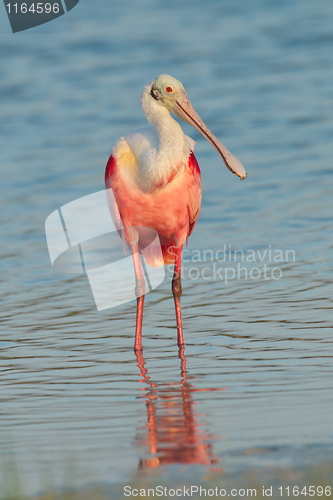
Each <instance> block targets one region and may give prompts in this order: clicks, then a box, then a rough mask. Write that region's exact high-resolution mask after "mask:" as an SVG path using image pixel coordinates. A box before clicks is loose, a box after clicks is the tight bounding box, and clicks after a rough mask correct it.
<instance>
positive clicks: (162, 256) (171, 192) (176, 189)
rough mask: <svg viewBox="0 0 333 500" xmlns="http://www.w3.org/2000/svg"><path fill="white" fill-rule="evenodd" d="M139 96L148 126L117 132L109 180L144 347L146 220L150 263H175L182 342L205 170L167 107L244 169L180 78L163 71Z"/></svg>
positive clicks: (231, 164) (233, 167) (138, 345)
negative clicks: (188, 247)
mask: <svg viewBox="0 0 333 500" xmlns="http://www.w3.org/2000/svg"><path fill="white" fill-rule="evenodd" d="M141 104H142V110H143V112H144V114H145V116H146V118H147V120H148V122H149V124H150V127H145V128H141V129H138V130H135V131H133V132H130V133H129V134H128V135H126V136H125V137H121V138H120V139H118V141H117V142H116V143H115V145H114V146H113V149H112V153H111V156H110V158H109V161H108V164H107V166H106V172H105V185H106V188H107V189H108V188H112V190H113V193H114V197H115V200H116V203H117V206H116V207H114V208H113V210H112V214H113V218H114V219H115V220H114V222H115V224H116V226H117V227H118V228H119V232H122V236H123V238H124V240H126V243H128V244H129V246H130V247H131V251H132V256H133V263H134V270H135V277H136V296H137V315H136V332H135V344H134V349H135V350H136V351H139V350H142V315H143V303H144V294H145V291H146V290H145V280H144V274H143V271H142V267H141V261H140V256H139V253H140V251H141V250H143V249H145V248H146V247H147V245H149V241H148V240H149V231H145V228H153V229H154V230H155V231H157V233H158V236H159V239H160V244H161V248H162V253H161V252H159V253H157V252H156V251H154V247H153V246H152V250H151V252H150V253H149V252H148V253H147V252H146V253H145V258H146V262H147V264H148V265H150V266H154V267H157V266H162V265H163V264H174V275H173V280H172V292H173V296H174V300H175V308H176V318H177V330H178V346H180V347H182V346H183V345H184V338H183V329H182V320H181V308H180V296H181V294H182V287H181V280H180V276H181V274H180V272H181V254H182V248H183V245H184V242H185V241H186V239H187V238H188V237H189V236H190V234H191V233H192V231H193V229H194V226H195V224H196V222H197V219H198V216H199V211H200V205H201V174H200V169H199V166H198V163H197V160H196V158H195V156H194V153H193V149H194V144H195V143H194V141H193V140H192V139H190V138H189V137H187V136H186V135H185V134H184V132H183V131H182V129H181V127H180V125H179V124H178V122H177V121H176V120H174V119H173V118H172V117H171V115H170V111H172V112H173V113H174V114H175V115H176V116H177V117H178V118H180V119H182V120H183V121H185V122H187V123H190V124H191V125H193V126H194V127H195V128H196V129H197V130H199V132H201V134H202V135H203V136H204V137H205V138H206V139H207V140H208V141H209V142H210V143H211V144H212V145H213V146H214V148H215V149H216V150H217V152H218V153H219V155H220V156H221V157H222V159H223V161H224V163H225V165H226V167H227V168H228V169H229V170H230V171H231V172H233V173H234V174H235V175H237V176H238V177H240V178H241V179H245V177H246V172H245V169H244V167H243V165H242V164H241V163H240V162H239V161H238V160H237V158H235V157H234V156H233V155H232V154H231V153H230V152H229V151H228V150H227V149H226V148H225V147H224V146H223V144H221V143H220V141H219V140H218V139H217V138H216V137H215V136H214V135H213V134H212V133H211V131H210V130H209V129H208V128H207V127H206V125H205V124H204V123H203V121H202V120H201V118H200V117H199V115H198V114H197V113H196V112H195V110H194V109H193V107H192V105H191V103H190V101H189V100H188V97H187V95H186V92H185V89H184V87H183V85H182V84H181V83H180V82H179V81H178V80H176V79H175V78H173V77H172V76H169V75H160V76H158V77H157V78H155V80H153V81H152V82H150V83H149V84H148V85H147V86H146V87H145V88H144V90H143V93H142V98H141ZM121 228H124V230H122V229H121ZM147 239H148V240H147Z"/></svg>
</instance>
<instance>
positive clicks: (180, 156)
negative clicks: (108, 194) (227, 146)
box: [139, 84, 190, 191]
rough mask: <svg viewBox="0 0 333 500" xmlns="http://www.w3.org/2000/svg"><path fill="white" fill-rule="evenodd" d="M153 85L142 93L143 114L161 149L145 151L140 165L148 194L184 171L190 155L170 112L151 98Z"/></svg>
mask: <svg viewBox="0 0 333 500" xmlns="http://www.w3.org/2000/svg"><path fill="white" fill-rule="evenodd" d="M150 88H151V84H149V85H147V86H146V87H145V88H144V90H143V93H142V98H141V105H142V110H143V112H144V114H145V116H146V118H147V120H148V122H149V123H150V125H151V126H152V127H153V128H154V129H155V131H156V133H157V135H158V140H159V142H158V146H157V147H156V148H151V149H149V150H146V151H145V153H144V155H142V158H141V159H140V160H141V161H140V162H139V177H140V184H141V185H142V186H143V187H144V189H145V190H147V191H153V190H154V189H156V188H157V187H161V186H163V185H165V184H167V183H168V182H169V180H170V178H173V177H174V176H175V175H179V174H180V173H181V172H182V171H183V170H184V168H185V166H186V164H187V160H188V156H189V154H190V145H189V142H188V140H187V138H186V136H185V134H184V132H183V130H182V128H181V127H180V125H179V124H178V123H177V122H176V120H174V119H173V118H171V116H170V111H169V110H168V109H166V108H165V107H164V105H163V104H162V103H161V102H159V101H156V100H155V99H153V98H152V96H151V95H150Z"/></svg>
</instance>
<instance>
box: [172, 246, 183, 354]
mask: <svg viewBox="0 0 333 500" xmlns="http://www.w3.org/2000/svg"><path fill="white" fill-rule="evenodd" d="M182 248H183V245H182V246H181V247H178V248H177V247H176V248H175V268H174V273H173V279H172V293H173V298H174V299H175V309H176V318H177V344H178V347H183V346H184V337H183V327H182V312H181V308H180V297H181V294H182V284H181V280H180V278H181V265H182Z"/></svg>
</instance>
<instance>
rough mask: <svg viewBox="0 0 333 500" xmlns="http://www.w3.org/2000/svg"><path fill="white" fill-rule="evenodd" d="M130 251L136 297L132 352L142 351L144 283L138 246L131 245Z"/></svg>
mask: <svg viewBox="0 0 333 500" xmlns="http://www.w3.org/2000/svg"><path fill="white" fill-rule="evenodd" d="M131 250H132V257H133V264H134V272H135V294H136V296H137V305H136V328H135V342H134V351H142V317H143V303H144V300H145V293H146V282H145V278H144V275H143V271H142V267H141V261H140V254H139V248H138V244H137V243H134V244H132V245H131Z"/></svg>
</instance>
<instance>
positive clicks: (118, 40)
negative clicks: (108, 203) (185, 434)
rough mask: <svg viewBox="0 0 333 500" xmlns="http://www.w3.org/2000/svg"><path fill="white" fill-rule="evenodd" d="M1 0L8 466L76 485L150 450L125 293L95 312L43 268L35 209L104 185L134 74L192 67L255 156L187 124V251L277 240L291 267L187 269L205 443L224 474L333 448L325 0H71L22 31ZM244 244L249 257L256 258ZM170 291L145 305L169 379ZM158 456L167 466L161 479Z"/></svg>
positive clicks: (151, 350)
mask: <svg viewBox="0 0 333 500" xmlns="http://www.w3.org/2000/svg"><path fill="white" fill-rule="evenodd" d="M1 9H3V10H1ZM0 10H1V16H2V17H1V22H0V47H1V48H0V50H1V52H0V54H1V55H0V61H1V64H0V107H1V108H0V109H1V112H0V137H1V148H0V151H1V153H0V154H1V167H0V168H1V183H0V191H1V195H0V201H1V218H2V225H1V243H2V244H1V249H0V252H1V254H0V255H1V260H0V264H1V274H0V286H1V293H2V301H1V305H0V310H1V320H0V327H1V338H0V347H1V362H0V366H1V382H0V383H1V411H0V422H1V431H0V445H1V447H0V449H1V454H2V458H1V460H2V463H3V464H6V462H7V461H8V460H9V458H8V457H14V461H15V463H16V465H17V468H18V470H19V474H20V476H21V477H22V483H23V484H24V491H25V493H27V494H28V493H31V492H36V491H38V490H43V489H48V488H49V487H50V486H57V485H60V486H61V485H62V484H63V481H64V477H66V471H68V470H72V469H71V468H73V470H74V469H75V472H73V474H71V479H70V481H69V482H71V481H72V482H74V483H75V486H77V487H82V486H85V485H88V484H93V483H95V484H109V485H111V486H110V487H111V488H112V485H115V484H118V485H119V484H125V483H126V482H128V481H130V480H132V479H133V477H136V475H137V474H138V472H137V471H138V464H139V463H140V460H141V459H142V458H144V457H147V456H150V455H149V451H150V450H149V449H148V447H147V442H145V444H142V443H143V441H144V440H143V441H142V440H141V441H140V439H138V435H139V436H140V435H141V436H144V435H145V434H147V429H146V424H147V409H146V403H147V401H146V400H145V398H144V397H140V394H141V395H142V391H141V392H140V389H142V384H141V385H140V383H139V382H138V380H139V379H140V376H139V369H138V367H137V364H136V359H135V356H134V353H133V350H132V347H133V341H134V325H135V303H134V302H131V303H129V304H125V305H123V306H120V307H118V308H116V309H111V310H107V311H103V312H97V310H96V307H95V304H94V300H93V296H92V293H91V289H90V286H89V282H88V280H87V277H86V276H76V275H62V274H59V273H56V272H55V271H54V270H53V269H52V267H51V264H50V260H49V256H48V252H47V246H46V240H45V234H44V222H45V219H46V218H47V216H48V215H49V214H50V213H51V212H53V211H54V210H56V209H57V208H59V207H60V206H61V205H63V204H65V203H68V202H70V201H73V200H75V199H77V198H80V197H82V196H85V195H88V194H91V193H93V192H96V191H99V190H101V189H103V187H104V184H103V177H104V168H105V164H106V161H107V159H108V154H109V151H110V149H111V147H112V144H113V142H114V141H115V140H116V139H117V138H118V137H119V136H121V135H124V134H126V133H127V132H128V131H130V130H133V129H135V128H138V127H140V126H144V125H145V123H146V122H145V118H144V116H143V114H142V112H141V108H140V95H141V91H142V89H143V87H144V85H146V83H147V82H149V81H150V80H152V79H153V78H154V77H155V76H156V75H158V74H160V73H169V74H171V75H173V76H174V77H176V78H177V79H179V80H181V81H182V83H183V84H184V86H185V88H186V90H187V93H188V96H189V98H190V100H191V102H192V104H193V105H194V107H195V108H196V110H197V112H198V113H199V115H200V116H201V117H202V118H203V120H204V121H205V122H206V123H207V125H208V126H209V127H210V128H211V130H212V131H213V133H214V134H215V135H216V136H217V137H219V138H220V139H221V141H222V142H223V143H224V144H225V145H226V146H227V147H228V149H230V150H231V151H232V152H233V153H234V154H235V155H236V156H237V157H238V158H239V159H240V160H241V161H242V163H243V164H244V165H245V166H246V169H247V172H248V178H247V179H246V180H245V181H243V182H240V181H239V179H238V178H236V177H235V176H233V175H232V174H231V173H230V172H229V171H228V170H227V169H226V168H225V167H224V165H223V163H222V161H221V159H220V157H219V156H218V155H217V153H216V151H215V150H214V149H213V148H212V147H211V145H210V144H209V143H208V142H207V141H205V139H204V138H202V137H201V136H200V134H199V133H198V132H197V131H196V130H194V129H192V128H191V127H190V126H189V125H186V124H184V125H183V128H184V130H185V132H186V133H187V134H188V135H190V136H191V137H193V139H194V140H195V141H196V142H197V145H196V156H197V159H198V161H199V165H200V167H201V170H202V179H203V203H202V210H201V214H200V217H199V221H198V223H197V227H196V229H195V231H194V233H193V235H192V236H191V238H190V241H189V253H188V254H187V255H188V258H190V257H191V258H192V259H193V257H194V255H196V256H198V255H199V256H201V258H200V261H199V262H196V263H195V264H194V265H195V267H196V268H198V269H199V270H200V272H201V271H202V270H203V268H204V267H206V266H208V267H210V269H212V266H213V264H214V263H213V262H211V261H210V260H209V258H208V262H204V260H205V259H204V258H203V255H204V253H203V252H204V251H205V250H206V251H207V250H211V251H212V253H213V255H214V259H215V264H216V265H218V266H220V263H218V262H216V258H215V257H216V252H217V251H218V250H221V249H223V248H224V245H226V248H227V249H229V248H230V249H231V250H232V251H234V250H242V251H243V252H244V255H249V254H248V253H246V252H249V251H251V250H254V251H255V252H258V250H259V252H261V254H260V255H263V252H265V251H266V254H265V257H264V263H266V264H267V266H269V267H275V264H274V265H272V262H271V261H270V259H269V250H271V251H274V250H277V249H278V250H281V251H282V252H283V256H284V257H283V262H281V263H279V264H278V265H277V266H276V267H279V268H281V270H282V277H281V279H270V280H265V279H263V278H262V277H261V278H260V279H247V280H245V279H244V277H243V278H241V279H239V280H238V279H234V280H230V281H229V282H228V283H225V280H223V279H222V280H221V279H219V278H216V279H215V280H213V279H210V280H205V279H203V278H202V277H199V278H198V279H185V280H184V281H183V292H184V293H183V298H182V305H183V322H184V334H185V341H186V352H185V354H186V358H187V360H188V361H187V370H188V374H187V377H188V378H189V380H191V384H192V385H193V387H195V389H196V390H197V392H193V393H192V397H193V400H194V402H195V412H196V415H197V417H196V418H197V420H198V422H201V425H202V426H204V427H205V432H206V435H207V436H210V437H209V438H206V441H209V442H210V444H211V446H212V447H213V449H214V454H215V455H216V456H217V457H218V460H219V466H220V467H221V468H224V470H225V471H226V473H228V472H230V471H237V470H240V469H244V468H246V467H255V466H258V467H265V466H267V465H292V464H299V463H303V461H306V460H309V461H320V460H321V459H322V458H323V457H324V456H326V454H327V453H332V451H333V428H332V414H333V397H332V388H333V382H332V374H333V369H332V361H333V319H332V317H333V316H332V314H333V307H332V297H333V265H332V254H333V232H332V228H333V166H332V158H333V85H332V82H333V32H332V26H333V3H332V1H331V0H322V1H321V2H313V1H312V0H294V1H292V2H290V1H289V2H287V1H282V0H279V1H278V0H275V1H273V0H271V1H264V0H253V1H251V2H240V1H231V0H223V1H221V0H218V1H214V0H208V1H206V2H202V1H198V0H191V1H189V0H185V1H183V2H178V1H175V0H169V1H168V2H161V1H154V2H153V1H150V0H143V1H140V2H137V1H134V0H129V1H127V2H122V1H118V0H115V1H112V2H110V1H109V0H100V1H99V2H92V1H88V0H80V3H79V4H78V6H77V7H75V8H74V9H73V10H72V11H71V12H70V13H68V14H66V15H65V16H63V17H61V18H59V19H57V20H55V21H53V22H52V23H50V24H49V25H45V26H44V27H40V28H35V29H33V30H29V31H27V32H22V33H17V34H15V35H14V34H12V33H11V32H10V28H9V23H8V20H7V19H6V17H5V10H4V8H3V7H2V6H1V7H0ZM287 250H293V251H294V252H295V253H294V254H293V253H291V254H289V255H290V256H291V257H290V258H289V259H287V258H286V253H285V252H286V251H287ZM195 251H196V253H195ZM206 255H208V254H206ZM209 255H210V254H209ZM231 255H233V254H231ZM239 255H241V253H239ZM256 255H257V257H256V262H255V263H249V262H247V263H246V264H244V265H246V266H247V268H248V269H249V270H250V269H251V268H252V267H258V268H261V267H262V265H263V262H260V259H259V261H258V254H256ZM293 255H295V258H293V257H292V256H293ZM190 265H192V264H191V263H187V264H186V265H185V267H186V266H188V269H189V266H190ZM226 265H228V266H229V263H228V262H227V263H226V264H225V263H222V264H221V266H226ZM230 265H231V266H233V265H234V264H232V263H231V264H230ZM171 297H172V296H171V289H170V280H169V279H166V280H165V282H164V283H163V284H162V285H161V286H160V287H159V288H158V289H157V290H155V291H154V292H152V293H151V294H149V295H148V296H147V300H146V307H145V315H144V348H145V350H144V354H145V360H146V363H147V364H146V368H147V369H148V373H149V376H150V377H151V380H152V381H154V383H155V384H157V385H158V387H159V388H160V390H161V391H163V390H167V387H168V386H167V384H170V383H172V384H176V385H175V387H178V388H179V387H181V385H180V384H181V379H182V376H181V374H180V360H179V359H178V356H177V348H176V329H175V318H174V310H173V301H172V298H171ZM177 384H178V385H177ZM203 389H205V390H203ZM208 389H226V390H221V391H214V392H212V391H210V390H208ZM140 443H141V444H140ZM332 454H333V453H332ZM11 459H12V458H10V460H11ZM168 470H169V469H168V467H167V466H166V467H161V468H160V469H158V471H157V472H159V473H160V474H161V477H162V478H164V480H167V478H168V477H169V476H168V474H169V472H168ZM205 471H206V468H205V466H203V465H201V466H197V467H194V466H193V467H191V466H188V471H187V474H188V477H189V478H190V479H191V477H193V478H194V477H196V478H197V477H200V475H204V474H205ZM141 474H144V471H143V472H141ZM45 478H46V479H45ZM73 478H74V479H73ZM169 480H170V483H171V484H172V480H171V479H170V478H169Z"/></svg>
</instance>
